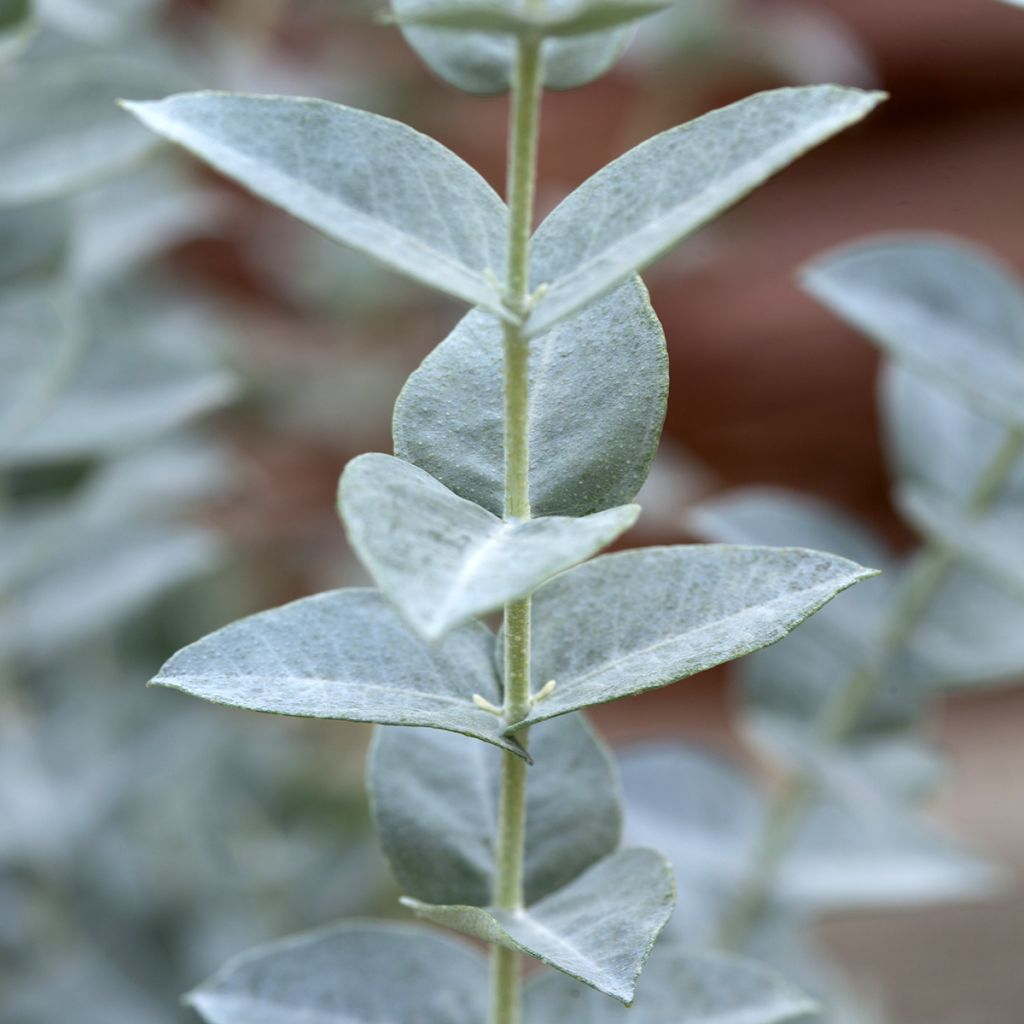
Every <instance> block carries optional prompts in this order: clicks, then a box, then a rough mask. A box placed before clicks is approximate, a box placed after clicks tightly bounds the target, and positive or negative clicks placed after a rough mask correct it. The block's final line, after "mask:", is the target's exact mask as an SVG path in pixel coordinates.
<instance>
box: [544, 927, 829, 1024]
mask: <svg viewBox="0 0 1024 1024" xmlns="http://www.w3.org/2000/svg"><path fill="white" fill-rule="evenodd" d="M816 1009H817V1007H816V1004H815V1003H813V1002H812V1001H811V1000H810V999H808V998H807V996H805V995H804V994H803V993H802V992H800V991H799V990H798V989H796V988H794V987H793V986H792V985H790V984H789V983H788V982H787V981H785V980H784V979H783V978H782V976H781V975H779V974H776V973H775V971H773V970H771V969H769V968H767V967H765V966H764V965H763V964H759V963H757V961H755V960H748V959H746V958H745V957H738V956H729V955H726V954H724V953H710V952H708V953H703V952H695V951H693V950H692V949H686V948H684V947H682V946H679V945H676V944H674V943H666V942H664V941H662V942H660V943H659V944H658V948H657V949H655V951H654V952H653V953H652V954H651V959H650V961H649V962H648V964H647V967H646V968H645V970H644V976H643V980H642V982H641V984H640V988H639V991H638V992H637V998H636V1002H635V1003H634V1004H633V1006H632V1007H630V1008H629V1009H624V1008H623V1007H621V1006H616V1005H615V1003H612V1002H609V1001H608V1000H607V999H603V998H601V996H599V995H597V994H595V993H594V992H591V991H588V990H587V989H585V988H581V987H580V986H579V985H575V984H573V982H572V981H570V980H569V979H568V978H564V977H559V976H558V975H557V974H549V975H547V976H546V977H543V978H540V979H539V980H537V981H534V982H533V983H532V984H530V985H529V986H528V987H527V990H526V1018H527V1020H529V1021H530V1024H565V1022H567V1021H586V1022H587V1024H666V1022H667V1021H669V1020H671V1022H672V1024H781V1022H783V1021H788V1020H792V1019H793V1018H794V1017H800V1018H803V1016H804V1015H805V1014H809V1013H813V1012H814V1011H815V1010H816Z"/></svg>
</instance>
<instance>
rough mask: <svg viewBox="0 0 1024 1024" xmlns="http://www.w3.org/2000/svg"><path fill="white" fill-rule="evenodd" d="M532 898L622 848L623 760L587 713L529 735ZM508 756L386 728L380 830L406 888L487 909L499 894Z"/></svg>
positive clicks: (377, 811) (373, 786)
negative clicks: (497, 861) (502, 783)
mask: <svg viewBox="0 0 1024 1024" xmlns="http://www.w3.org/2000/svg"><path fill="white" fill-rule="evenodd" d="M530 754H531V756H532V757H533V759H534V762H535V763H534V765H533V767H532V768H531V769H530V771H529V773H528V774H527V790H526V806H527V814H526V863H525V869H524V870H525V882H524V884H525V892H526V902H527V904H533V903H536V902H537V901H538V900H540V899H542V898H543V897H545V896H548V895H549V894H551V893H553V892H555V891H556V890H558V889H561V888H562V887H563V886H565V885H568V884H569V883H570V882H571V881H572V880H573V879H574V878H576V877H577V876H578V875H579V874H580V873H581V872H583V871H584V870H585V869H586V868H588V867H590V865H591V864H593V863H594V862H595V861H598V860H600V859H601V858H602V857H605V856H607V855H608V854H610V853H612V852H613V851H614V850H615V848H616V847H617V846H618V844H619V833H620V830H621V824H622V821H621V819H622V811H621V807H620V804H619V796H618V793H619V783H618V777H617V775H616V773H615V768H614V765H613V763H612V761H611V758H610V756H609V754H608V751H607V750H606V749H605V747H604V745H603V744H602V743H601V741H600V740H599V739H598V738H597V737H596V736H595V735H594V733H593V732H592V731H591V730H590V728H589V727H588V726H587V724H586V720H585V719H584V718H583V717H582V716H581V715H572V716H567V717H565V718H561V719H559V720H558V721H556V722H551V723H550V724H549V725H547V726H545V728H543V729H538V730H536V731H535V732H534V734H533V735H532V737H531V739H530ZM500 766H501V755H500V754H499V753H498V752H497V751H495V750H491V749H490V748H489V747H486V746H485V745H484V744H482V743H474V742H471V741H469V740H467V739H464V738H463V737H461V736H452V735H449V734H447V733H443V732H439V731H437V730H434V729H378V730H376V731H375V734H374V741H373V746H372V747H371V750H370V759H369V765H368V769H367V771H368V786H369V790H370V797H371V801H372V804H373V812H374V819H375V822H376V827H377V833H378V835H379V837H380V840H381V843H382V845H383V847H384V852H385V853H386V854H387V856H388V859H389V860H390V862H391V867H392V870H393V871H394V873H395V877H396V878H397V879H398V884H399V885H400V886H401V888H402V892H404V893H405V894H406V895H409V896H412V897H414V898H416V899H418V900H422V901H423V902H425V903H435V904H436V903H445V904H453V903H461V904H468V905H470V906H485V905H486V904H487V903H489V902H490V900H491V897H492V894H493V890H494V870H495V865H494V832H495V822H496V821H497V820H498V789H499V776H500Z"/></svg>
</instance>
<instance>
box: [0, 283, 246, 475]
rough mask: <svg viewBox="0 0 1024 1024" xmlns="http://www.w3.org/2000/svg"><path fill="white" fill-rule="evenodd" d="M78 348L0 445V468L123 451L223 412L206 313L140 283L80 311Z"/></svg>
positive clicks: (222, 380)
mask: <svg viewBox="0 0 1024 1024" xmlns="http://www.w3.org/2000/svg"><path fill="white" fill-rule="evenodd" d="M82 314H83V316H84V321H85V322H84V324H82V325H81V327H80V329H81V330H82V332H83V335H84V337H83V340H82V341H81V343H80V344H78V345H76V347H75V349H74V358H73V359H70V358H69V359H66V360H63V361H62V362H61V364H60V378H61V379H60V380H58V381H55V382H54V383H53V384H51V385H48V388H47V397H48V399H49V401H48V403H46V404H42V405H40V406H38V407H36V408H34V409H33V412H32V421H31V423H30V425H28V426H27V427H26V428H25V429H23V430H22V431H21V432H20V433H19V434H18V436H17V437H16V438H14V439H13V440H10V441H7V442H6V443H4V444H2V445H0V465H2V464H7V465H23V464H26V463H36V462H50V461H56V460H61V459H71V458H84V457H89V456H93V455H97V454H104V453H109V452H115V451H118V450H122V449H124V448H127V447H128V446H131V445H136V444H139V443H140V442H142V441H144V440H147V439H150V438H153V437H156V436H157V435H159V434H161V433H163V432H164V431H166V430H169V429H171V428H173V427H176V426H179V425H180V424H182V423H184V422H186V421H188V420H190V419H193V418H196V417H198V416H200V415H202V414H204V413H206V412H209V411H210V410H212V409H214V408H216V407H217V406H220V405H223V404H224V403H225V402H227V401H228V400H229V399H230V398H231V397H232V396H233V394H234V390H235V382H234V378H233V377H232V375H231V374H230V373H228V372H227V371H226V370H225V369H224V368H222V366H221V365H220V359H219V358H218V355H217V351H216V349H217V339H215V338H213V337H211V335H212V333H213V325H212V324H211V322H210V316H209V311H208V310H206V309H204V308H203V307H201V306H199V305H198V304H197V303H196V302H195V301H192V300H189V299H188V297H186V296H184V295H176V294H173V293H168V292H163V291H160V290H154V289H151V288H149V287H147V286H145V285H144V284H142V283H140V282H135V283H134V284H133V285H131V286H129V285H124V286H122V287H120V288H119V290H118V291H116V292H107V293H104V294H101V295H97V296H94V297H93V298H92V299H91V301H90V302H89V303H88V304H87V305H85V307H84V309H83V311H82Z"/></svg>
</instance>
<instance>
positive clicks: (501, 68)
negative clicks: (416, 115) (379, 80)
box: [391, 0, 650, 96]
mask: <svg viewBox="0 0 1024 1024" xmlns="http://www.w3.org/2000/svg"><path fill="white" fill-rule="evenodd" d="M627 5H628V6H630V7H637V6H640V4H639V3H638V2H633V3H630V2H629V0H626V2H625V3H623V2H622V0H617V2H616V3H615V4H614V6H616V7H620V6H627ZM545 6H546V11H545V14H546V18H547V19H551V20H565V19H568V20H570V21H571V20H572V19H573V18H576V17H584V16H587V8H589V7H591V6H592V5H591V4H587V5H585V6H583V5H581V3H580V0H547V2H546V5H545ZM593 6H595V7H611V6H612V4H604V3H600V2H599V3H597V4H594V5H593ZM648 6H649V5H648ZM455 7H458V8H459V9H460V10H461V11H462V12H463V13H462V16H463V17H467V16H473V17H476V18H479V17H480V15H481V14H484V15H485V16H486V17H487V19H488V23H489V24H488V27H487V28H486V29H480V30H476V31H450V30H449V29H446V28H437V27H430V26H429V25H425V24H419V25H418V24H415V22H416V21H417V20H418V19H429V18H431V17H437V16H441V17H442V18H444V17H445V16H446V14H447V16H448V17H449V18H450V16H451V12H452V11H453V9H454V8H455ZM391 8H392V10H393V11H394V14H395V17H396V19H397V20H398V22H399V25H400V27H401V29H402V32H403V34H404V35H405V38H406V40H407V41H408V43H409V45H410V46H411V47H412V48H413V49H414V50H415V51H416V52H417V53H418V54H419V55H420V57H422V58H423V60H424V62H425V63H426V64H427V65H428V67H430V69H431V70H432V71H434V73H435V74H437V75H439V76H440V77H441V78H443V79H444V80H445V81H446V82H449V83H451V84H452V85H454V86H455V87H456V88H458V89H463V90H465V91H466V92H472V93H478V94H480V95H483V96H491V95H494V94H496V93H500V92H504V91H505V90H506V89H508V88H509V86H510V84H511V81H512V75H513V71H514V69H515V64H516V40H515V38H514V37H513V36H511V35H509V34H506V29H507V27H508V25H509V19H514V20H516V21H519V20H520V18H521V16H522V11H521V5H520V4H519V3H518V0H490V2H489V3H487V4H482V3H480V4H477V3H475V2H473V0H470V2H469V3H459V4H457V5H456V4H453V2H452V0H392V2H391ZM474 9H475V10H476V12H477V13H476V14H475V15H471V14H469V12H471V11H473V10H474ZM593 13H594V14H599V13H600V12H598V11H595V12H593ZM644 13H650V12H649V11H646V12H644ZM591 16H592V15H591ZM630 35H631V27H630V26H629V25H628V24H625V25H622V27H612V28H610V29H607V30H605V31H598V30H593V31H589V32H588V33H587V34H586V35H582V36H576V37H572V36H569V37H567V38H560V39H549V40H547V41H546V42H545V43H544V44H543V48H542V51H541V59H542V61H543V75H544V84H545V85H547V86H549V87H550V88H553V89H572V88H575V87H576V86H579V85H584V84H585V83H587V82H589V81H591V80H592V79H594V78H597V77H599V76H600V75H603V74H604V73H605V72H606V71H607V70H608V69H609V68H610V67H611V66H612V64H614V63H615V61H616V60H617V59H618V57H619V55H620V54H621V53H622V50H623V48H624V47H625V45H626V43H627V42H628V41H629V38H630Z"/></svg>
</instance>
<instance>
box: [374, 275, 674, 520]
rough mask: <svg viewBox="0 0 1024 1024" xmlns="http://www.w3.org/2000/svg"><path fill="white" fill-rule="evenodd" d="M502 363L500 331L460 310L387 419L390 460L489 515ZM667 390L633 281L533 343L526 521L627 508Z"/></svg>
mask: <svg viewBox="0 0 1024 1024" xmlns="http://www.w3.org/2000/svg"><path fill="white" fill-rule="evenodd" d="M502 358H503V356H502V330H501V327H500V325H499V324H498V323H496V322H495V320H494V318H493V317H491V316H488V315H487V314H485V313H481V312H479V311H474V312H472V313H470V314H469V315H468V316H466V317H465V318H464V319H463V320H462V321H461V323H460V324H459V325H458V326H457V327H456V328H455V330H454V331H453V332H452V333H451V334H450V335H449V336H448V337H447V338H446V339H445V341H444V342H442V344H441V345H440V346H439V347H438V348H436V349H435V350H434V351H433V352H432V353H431V354H430V355H429V356H428V357H427V358H426V360H425V361H424V363H423V365H422V366H421V367H420V368H419V369H418V370H417V371H416V372H415V373H414V374H413V375H412V376H411V377H410V378H409V380H408V382H407V383H406V385H405V387H404V388H403V390H402V393H401V394H400V395H399V397H398V402H397V404H396V406H395V419H394V435H395V454H396V455H398V456H400V457H401V458H403V459H405V460H406V461H408V462H412V463H415V464H416V465H417V466H420V467H421V468H422V469H425V470H426V471H427V472H428V473H430V475H431V476H433V477H435V478H436V479H438V480H440V481H441V483H443V484H444V485H445V486H446V487H449V488H451V490H453V491H454V492H455V493H456V494H458V495H459V496H460V497H463V498H466V499H467V500H469V501H474V502H476V503H477V504H478V505H481V506H483V507H484V508H485V509H487V510H488V511H489V512H493V513H494V514H495V515H501V514H502V512H503V506H504V494H505V468H504V455H503V444H504V435H503V422H504V420H503V416H504V409H503V404H502V383H501V382H502V379H503V378H502ZM667 395H668V357H667V355H666V352H665V337H664V334H663V333H662V330H661V325H660V324H659V323H658V320H657V318H656V317H655V315H654V312H653V310H652V309H651V305H650V302H649V301H648V298H647V292H646V289H645V288H644V286H643V284H642V283H641V282H640V280H639V278H634V279H633V280H631V281H629V282H627V283H626V284H625V285H623V286H622V287H621V288H619V289H618V290H617V291H615V292H614V293H613V294H611V295H609V296H607V297H606V298H604V299H601V300H600V301H598V302H596V303H594V304H593V305H591V306H588V307H587V308H586V309H585V310H582V311H581V312H580V313H578V314H577V315H576V316H574V317H572V318H570V319H568V320H566V321H564V322H563V323H561V324H559V325H558V327H557V328H555V329H554V330H553V331H551V333H549V334H547V335H545V336H543V337H539V338H535V339H534V340H533V342H532V344H531V359H530V410H529V420H530V504H531V507H532V509H533V514H534V515H537V516H583V515H587V514H589V513H592V512H598V511H601V510H603V509H606V508H610V507H612V506H615V505H624V504H626V503H627V502H629V501H632V500H633V498H634V497H635V496H636V493H637V491H639V490H640V487H641V485H642V484H643V482H644V480H645V479H646V477H647V473H648V470H649V469H650V466H651V462H652V460H653V459H654V452H655V449H656V448H657V446H658V438H659V436H660V434H661V427H662V423H663V421H664V418H665V404H666V400H667ZM594 409H600V410H601V415H600V416H595V415H594Z"/></svg>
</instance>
